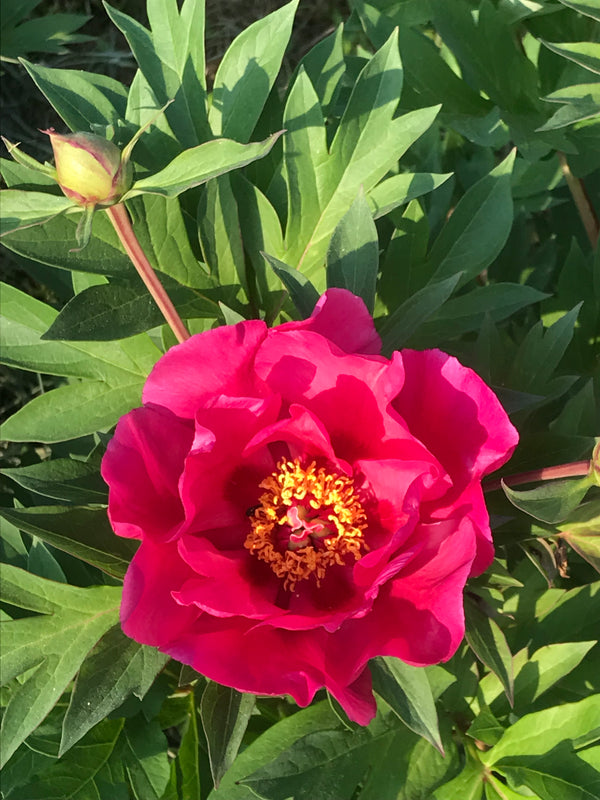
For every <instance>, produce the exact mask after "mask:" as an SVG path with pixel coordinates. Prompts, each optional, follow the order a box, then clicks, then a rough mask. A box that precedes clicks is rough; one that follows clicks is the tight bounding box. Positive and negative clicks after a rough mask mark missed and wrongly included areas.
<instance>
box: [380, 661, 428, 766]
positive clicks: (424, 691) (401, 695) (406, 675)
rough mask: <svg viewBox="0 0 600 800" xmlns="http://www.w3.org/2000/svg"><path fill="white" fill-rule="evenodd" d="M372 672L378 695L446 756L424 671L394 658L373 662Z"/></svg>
mask: <svg viewBox="0 0 600 800" xmlns="http://www.w3.org/2000/svg"><path fill="white" fill-rule="evenodd" d="M370 668H371V675H372V676H373V688H374V689H375V691H376V692H377V694H379V695H381V697H383V699H384V700H385V701H386V703H388V705H390V706H391V708H392V709H393V711H394V712H395V713H396V714H397V715H398V716H399V717H400V719H401V720H402V722H404V724H405V725H407V726H408V727H409V728H410V729H411V730H412V731H414V732H415V733H417V734H418V735H419V736H423V737H424V738H425V739H427V741H428V742H430V743H431V744H432V745H433V746H434V747H437V749H438V750H439V751H440V752H441V753H442V754H443V752H444V748H443V746H442V741H441V739H440V731H439V726H438V718H437V713H436V710H435V702H434V699H433V694H432V692H431V687H430V685H429V680H428V679H427V674H426V672H425V670H424V669H422V668H420V667H411V666H410V665H409V664H405V663H404V662H403V661H400V659H399V658H392V657H391V656H384V657H380V658H375V659H373V660H372V661H371V663H370Z"/></svg>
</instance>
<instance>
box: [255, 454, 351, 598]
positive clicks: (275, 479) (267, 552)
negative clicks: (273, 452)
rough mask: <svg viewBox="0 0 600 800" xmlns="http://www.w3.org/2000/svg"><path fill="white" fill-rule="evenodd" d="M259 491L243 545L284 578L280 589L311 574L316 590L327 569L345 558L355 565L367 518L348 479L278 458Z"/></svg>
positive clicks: (279, 576)
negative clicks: (272, 470)
mask: <svg viewBox="0 0 600 800" xmlns="http://www.w3.org/2000/svg"><path fill="white" fill-rule="evenodd" d="M260 488H261V489H265V492H264V493H263V494H262V495H261V496H260V498H259V505H258V506H257V507H256V508H255V509H254V511H253V513H252V516H251V517H250V522H251V525H252V530H251V532H250V533H249V534H248V536H247V537H246V541H245V542H244V547H246V548H247V549H248V550H250V552H251V553H252V554H253V555H255V556H257V557H258V558H259V559H261V561H265V562H266V563H267V564H268V565H269V566H270V567H271V569H272V570H273V572H274V573H275V575H277V577H278V578H283V579H284V584H283V586H284V589H290V590H291V591H293V590H294V589H295V586H296V583H297V582H298V581H301V580H304V579H306V578H308V577H310V575H313V574H314V575H315V578H316V581H317V586H320V584H321V580H322V579H323V577H324V576H325V573H326V571H327V568H328V567H329V566H331V565H332V564H340V565H343V564H344V563H345V561H346V557H347V556H348V555H352V556H353V557H354V559H355V560H356V561H358V559H360V558H361V557H362V552H361V549H362V550H366V549H367V547H366V544H365V542H364V541H363V531H364V530H365V528H366V527H367V517H366V514H365V512H364V509H363V507H362V505H361V503H360V501H359V499H358V497H357V496H356V492H355V489H354V482H353V480H352V478H348V477H346V476H345V475H339V474H336V473H331V472H327V470H326V469H325V468H323V467H317V465H316V463H315V462H314V461H313V462H312V463H311V464H310V465H309V466H308V467H306V468H305V467H302V465H301V462H300V461H299V459H294V460H293V461H288V460H286V459H283V460H282V461H280V462H279V463H278V465H277V469H276V470H275V472H273V473H272V474H271V475H269V476H268V477H267V478H265V480H264V481H262V483H261V484H260ZM305 541H307V542H308V543H306V544H305ZM300 542H301V543H302V546H298V543H300Z"/></svg>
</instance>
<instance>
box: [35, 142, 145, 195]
mask: <svg viewBox="0 0 600 800" xmlns="http://www.w3.org/2000/svg"><path fill="white" fill-rule="evenodd" d="M43 133H47V134H48V136H49V137H50V142H51V143H52V149H53V151H54V160H55V163H56V178H57V181H58V184H59V186H60V188H61V189H62V190H63V192H64V194H65V195H66V196H67V197H68V198H69V199H70V200H73V202H74V203H77V204H78V205H81V206H96V205H100V206H111V205H114V204H115V203H118V202H119V200H120V199H121V197H122V196H123V195H124V194H125V192H126V191H127V190H128V189H129V188H130V187H131V184H132V182H133V170H132V167H131V164H130V163H129V162H128V161H125V162H124V160H123V159H122V157H121V151H120V150H119V148H118V147H117V146H116V145H115V144H113V143H112V142H109V141H108V140H107V139H103V138H102V137H101V136H97V135H96V134H94V133H67V134H64V135H61V134H58V133H55V132H54V130H53V129H52V128H51V129H50V130H47V131H43Z"/></svg>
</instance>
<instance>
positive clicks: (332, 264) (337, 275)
mask: <svg viewBox="0 0 600 800" xmlns="http://www.w3.org/2000/svg"><path fill="white" fill-rule="evenodd" d="M378 270H379V244H378V239H377V228H376V227H375V223H374V222H373V216H372V214H371V210H370V208H369V204H368V203H367V201H366V199H365V196H364V194H363V192H362V189H361V190H360V192H359V193H358V196H357V197H356V200H355V201H354V202H353V203H352V205H351V206H350V208H349V209H348V211H347V212H346V213H345V214H344V216H343V217H342V219H341V220H340V221H339V222H338V224H337V226H336V229H335V231H334V232H333V236H332V238H331V242H330V244H329V250H328V251H327V288H331V287H332V286H337V287H339V288H341V289H348V290H349V291H351V292H352V293H353V294H355V295H358V296H359V297H362V299H363V300H364V301H365V305H366V306H367V309H368V310H369V312H370V313H371V314H372V313H373V307H374V305H375V283H376V281H377V272H378Z"/></svg>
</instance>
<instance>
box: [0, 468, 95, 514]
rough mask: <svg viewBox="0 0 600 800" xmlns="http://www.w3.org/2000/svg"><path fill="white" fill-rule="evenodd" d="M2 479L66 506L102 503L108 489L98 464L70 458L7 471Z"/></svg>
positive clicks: (5, 470) (4, 471) (4, 470)
mask: <svg viewBox="0 0 600 800" xmlns="http://www.w3.org/2000/svg"><path fill="white" fill-rule="evenodd" d="M1 473H2V474H3V475H7V476H8V477H9V478H12V480H13V481H15V482H16V483H18V484H19V486H23V488H25V489H28V490H29V491H31V492H36V493H37V494H42V495H44V496H45V497H52V498H54V499H55V500H66V501H68V502H70V503H105V502H106V500H107V497H108V489H107V486H106V484H105V483H104V481H103V480H102V478H101V477H100V474H99V472H98V464H97V463H93V462H87V461H77V460H75V459H71V458H56V459H51V460H47V461H42V462H40V463H39V464H30V465H28V466H26V467H17V468H14V467H8V468H5V469H3V470H1Z"/></svg>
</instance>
